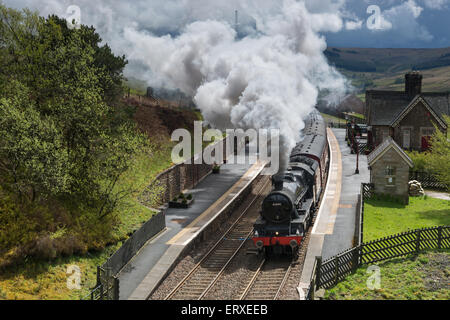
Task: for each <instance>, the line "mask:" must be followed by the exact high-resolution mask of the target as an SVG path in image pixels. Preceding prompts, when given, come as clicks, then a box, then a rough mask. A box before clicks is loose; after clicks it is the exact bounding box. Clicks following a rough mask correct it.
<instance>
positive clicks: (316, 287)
mask: <svg viewBox="0 0 450 320" xmlns="http://www.w3.org/2000/svg"><path fill="white" fill-rule="evenodd" d="M316 263H317V265H316V276H315V280H314V290H319V289H320V285H321V283H320V277H321V276H322V274H321V268H322V257H321V256H316Z"/></svg>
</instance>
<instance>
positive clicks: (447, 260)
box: [325, 250, 450, 300]
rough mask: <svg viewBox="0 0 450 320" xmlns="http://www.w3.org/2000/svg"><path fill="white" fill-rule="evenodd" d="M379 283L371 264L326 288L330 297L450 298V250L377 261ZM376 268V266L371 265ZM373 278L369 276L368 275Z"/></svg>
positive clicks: (330, 298)
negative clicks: (370, 287) (378, 262)
mask: <svg viewBox="0 0 450 320" xmlns="http://www.w3.org/2000/svg"><path fill="white" fill-rule="evenodd" d="M378 267H379V268H380V269H379V271H380V272H379V275H380V280H381V281H380V286H379V288H376V287H374V286H373V285H372V290H371V289H369V286H368V285H367V283H368V280H369V284H373V283H374V282H373V281H372V280H371V279H373V278H374V272H373V271H372V270H373V269H371V270H368V266H363V267H361V268H359V269H358V270H357V271H356V272H355V273H354V274H351V275H349V276H348V277H347V278H346V279H345V280H344V281H342V282H340V283H339V284H337V285H336V286H335V287H333V288H331V289H329V290H327V291H326V292H325V299H329V300H421V299H423V300H449V299H450V284H449V282H448V277H449V275H450V250H445V251H441V252H438V251H434V252H433V251H430V252H424V253H421V254H419V255H418V256H417V257H414V256H411V257H409V258H400V259H395V260H391V261H387V262H383V263H380V264H379V265H378ZM372 268H373V267H372ZM369 278H370V279H369Z"/></svg>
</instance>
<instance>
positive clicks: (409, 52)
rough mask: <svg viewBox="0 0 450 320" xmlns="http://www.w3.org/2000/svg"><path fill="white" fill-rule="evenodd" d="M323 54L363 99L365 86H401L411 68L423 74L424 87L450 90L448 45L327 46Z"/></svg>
mask: <svg viewBox="0 0 450 320" xmlns="http://www.w3.org/2000/svg"><path fill="white" fill-rule="evenodd" d="M325 55H326V56H327V58H328V60H329V63H330V64H332V65H334V66H336V68H337V69H338V70H339V71H340V72H341V73H342V74H344V75H345V76H346V77H347V78H348V79H349V80H350V81H351V83H352V85H353V86H354V87H355V94H356V95H357V96H358V97H359V98H360V99H361V100H363V101H364V99H365V94H364V93H365V91H366V90H370V89H377V90H397V91H401V90H404V85H405V78H404V77H405V73H407V72H409V71H411V70H419V71H420V72H421V73H422V74H423V86H422V90H423V91H435V92H441V91H450V48H440V49H370V48H336V47H329V48H328V49H327V50H326V51H325Z"/></svg>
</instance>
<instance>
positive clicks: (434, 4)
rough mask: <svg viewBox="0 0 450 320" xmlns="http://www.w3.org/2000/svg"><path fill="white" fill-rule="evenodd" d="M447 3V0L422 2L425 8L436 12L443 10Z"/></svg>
mask: <svg viewBox="0 0 450 320" xmlns="http://www.w3.org/2000/svg"><path fill="white" fill-rule="evenodd" d="M449 2H450V1H449V0H423V3H424V5H425V6H426V7H427V8H429V9H436V10H440V9H443V8H444V7H445V6H446V5H447V4H448V3H449Z"/></svg>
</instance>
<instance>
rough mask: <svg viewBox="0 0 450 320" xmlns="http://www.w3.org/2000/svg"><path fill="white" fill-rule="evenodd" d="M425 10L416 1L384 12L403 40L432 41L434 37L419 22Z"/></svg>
mask: <svg viewBox="0 0 450 320" xmlns="http://www.w3.org/2000/svg"><path fill="white" fill-rule="evenodd" d="M423 10H424V9H423V8H422V7H420V6H419V5H417V4H416V2H415V1H414V0H408V1H405V2H403V3H402V4H400V5H398V6H394V7H392V8H390V9H388V10H386V11H384V12H383V14H382V15H383V17H384V18H385V19H386V20H387V21H389V22H390V23H391V24H392V30H393V32H394V34H398V35H399V36H401V37H403V40H417V39H419V40H422V41H431V40H433V35H431V34H430V32H429V31H428V29H427V28H426V27H425V26H422V25H421V24H420V23H419V22H418V21H417V20H418V18H419V17H420V15H421V14H422V12H423Z"/></svg>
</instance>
